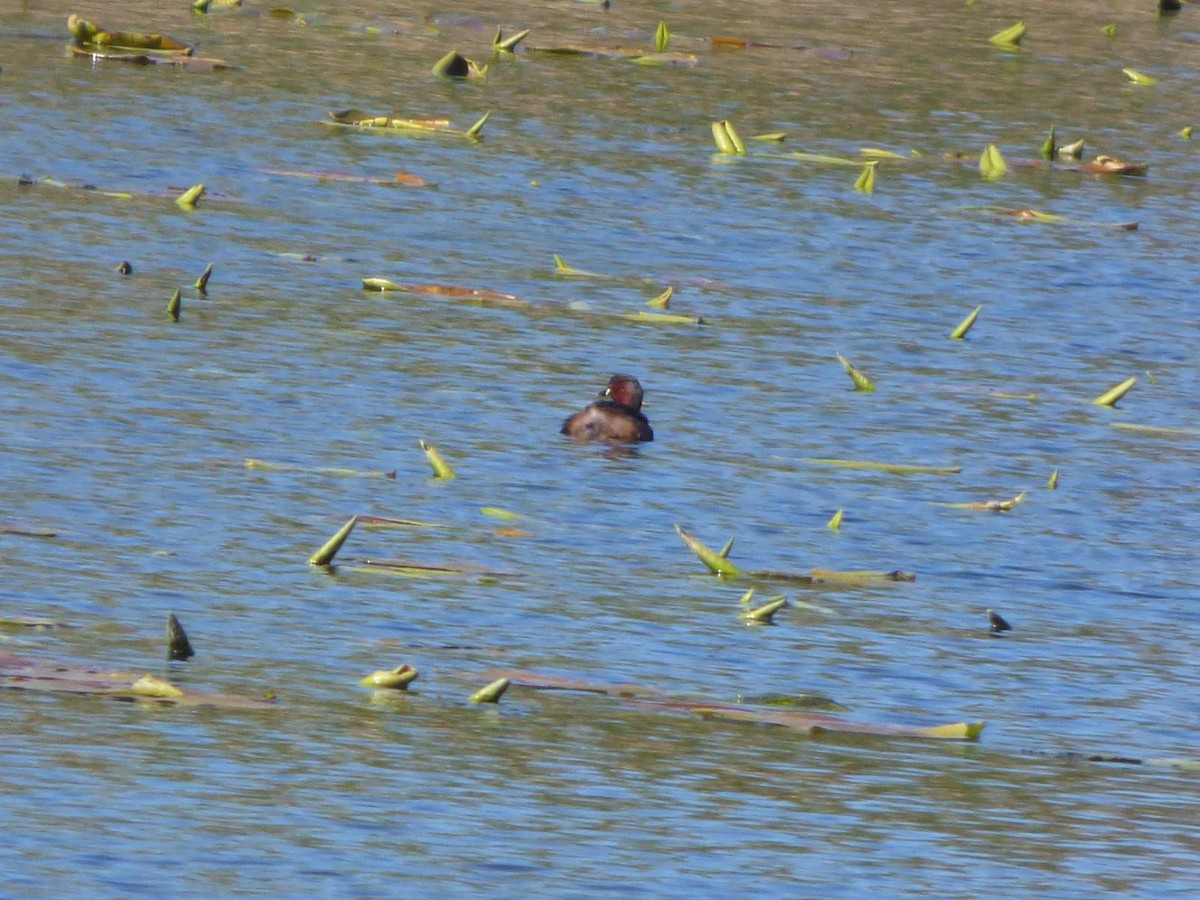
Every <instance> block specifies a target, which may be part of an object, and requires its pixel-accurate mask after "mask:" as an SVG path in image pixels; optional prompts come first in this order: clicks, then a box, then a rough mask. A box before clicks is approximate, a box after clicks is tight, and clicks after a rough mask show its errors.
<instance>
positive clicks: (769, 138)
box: [750, 131, 787, 144]
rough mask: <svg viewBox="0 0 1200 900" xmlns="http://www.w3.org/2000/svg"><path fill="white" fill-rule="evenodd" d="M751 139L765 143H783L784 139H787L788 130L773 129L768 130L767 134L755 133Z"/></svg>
mask: <svg viewBox="0 0 1200 900" xmlns="http://www.w3.org/2000/svg"><path fill="white" fill-rule="evenodd" d="M750 140H752V141H763V142H764V143H773V144H782V143H783V142H784V141H786V140H787V132H786V131H771V132H768V133H767V134H755V135H751V137H750Z"/></svg>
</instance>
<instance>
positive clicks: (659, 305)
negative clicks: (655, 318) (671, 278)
mask: <svg viewBox="0 0 1200 900" xmlns="http://www.w3.org/2000/svg"><path fill="white" fill-rule="evenodd" d="M674 294H675V288H674V287H672V286H669V285H668V287H667V289H666V290H665V291H663V292H662V293H661V294H659V295H658V296H657V297H654V298H653V299H650V300H647V301H646V305H647V306H649V307H650V308H651V309H667V308H668V307H670V305H671V297H672V296H673V295H674Z"/></svg>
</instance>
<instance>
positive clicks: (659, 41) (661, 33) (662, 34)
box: [654, 22, 671, 53]
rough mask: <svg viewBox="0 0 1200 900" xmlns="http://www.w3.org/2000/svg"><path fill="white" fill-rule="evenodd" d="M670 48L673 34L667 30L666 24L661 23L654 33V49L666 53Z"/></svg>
mask: <svg viewBox="0 0 1200 900" xmlns="http://www.w3.org/2000/svg"><path fill="white" fill-rule="evenodd" d="M669 46H671V32H670V31H668V30H667V23H666V22H659V23H658V28H657V29H656V30H655V32H654V49H655V50H656V51H657V52H659V53H666V52H667V48H668V47H669Z"/></svg>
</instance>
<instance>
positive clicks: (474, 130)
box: [464, 109, 492, 138]
mask: <svg viewBox="0 0 1200 900" xmlns="http://www.w3.org/2000/svg"><path fill="white" fill-rule="evenodd" d="M491 114H492V111H491V110H490V109H489V110H488V111H487V112H485V113H484V114H483V115H482V116H480V117H479V121H477V122H476V123H475V124H474V125H472V126H471V127H470V128H468V129H467V130H466V131H465V132H464V134H466V136H467V137H469V138H478V137H479V132H481V131H483V123H484V122H486V121H487V120H488V117H489V116H490V115H491Z"/></svg>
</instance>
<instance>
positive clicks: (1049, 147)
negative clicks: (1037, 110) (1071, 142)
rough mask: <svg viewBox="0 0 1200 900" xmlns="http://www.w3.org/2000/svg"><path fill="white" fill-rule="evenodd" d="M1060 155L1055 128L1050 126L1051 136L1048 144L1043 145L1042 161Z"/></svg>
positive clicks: (1047, 139)
mask: <svg viewBox="0 0 1200 900" xmlns="http://www.w3.org/2000/svg"><path fill="white" fill-rule="evenodd" d="M1057 153H1058V146H1057V145H1056V144H1055V143H1054V126H1053V125H1051V126H1050V134H1049V135H1048V136H1047V138H1046V142H1045V143H1044V144H1042V149H1041V154H1042V159H1054V157H1055V155H1056V154H1057Z"/></svg>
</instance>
